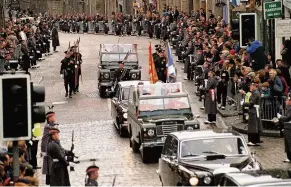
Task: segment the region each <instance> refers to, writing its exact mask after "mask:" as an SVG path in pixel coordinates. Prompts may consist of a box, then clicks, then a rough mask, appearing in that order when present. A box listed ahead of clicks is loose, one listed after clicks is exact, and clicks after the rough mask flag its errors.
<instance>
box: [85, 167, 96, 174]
mask: <svg viewBox="0 0 291 187" xmlns="http://www.w3.org/2000/svg"><path fill="white" fill-rule="evenodd" d="M98 170H99V167H98V166H89V167H88V168H87V169H86V173H87V174H89V173H91V172H94V171H98Z"/></svg>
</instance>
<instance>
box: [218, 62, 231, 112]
mask: <svg viewBox="0 0 291 187" xmlns="http://www.w3.org/2000/svg"><path fill="white" fill-rule="evenodd" d="M217 73H218V76H217V78H218V85H217V102H218V104H219V108H221V109H222V110H225V106H226V97H227V87H228V81H229V73H228V71H226V70H225V69H224V68H223V69H222V70H221V71H219V72H217Z"/></svg>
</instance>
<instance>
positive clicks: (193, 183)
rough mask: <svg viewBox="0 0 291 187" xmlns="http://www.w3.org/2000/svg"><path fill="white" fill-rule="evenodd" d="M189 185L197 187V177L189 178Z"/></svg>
mask: <svg viewBox="0 0 291 187" xmlns="http://www.w3.org/2000/svg"><path fill="white" fill-rule="evenodd" d="M189 183H190V184H191V186H197V185H198V183H199V180H198V178H197V177H191V178H190V179H189Z"/></svg>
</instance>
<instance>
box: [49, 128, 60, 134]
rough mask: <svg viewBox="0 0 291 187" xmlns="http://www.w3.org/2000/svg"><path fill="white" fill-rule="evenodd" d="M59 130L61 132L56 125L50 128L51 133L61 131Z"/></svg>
mask: <svg viewBox="0 0 291 187" xmlns="http://www.w3.org/2000/svg"><path fill="white" fill-rule="evenodd" d="M59 132H60V130H59V129H58V128H56V127H52V128H50V130H49V134H55V133H59Z"/></svg>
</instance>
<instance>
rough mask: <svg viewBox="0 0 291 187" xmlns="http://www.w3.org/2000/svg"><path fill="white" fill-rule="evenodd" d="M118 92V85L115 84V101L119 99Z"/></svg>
mask: <svg viewBox="0 0 291 187" xmlns="http://www.w3.org/2000/svg"><path fill="white" fill-rule="evenodd" d="M119 90H120V86H119V84H117V85H116V88H115V97H116V98H117V99H119Z"/></svg>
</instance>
